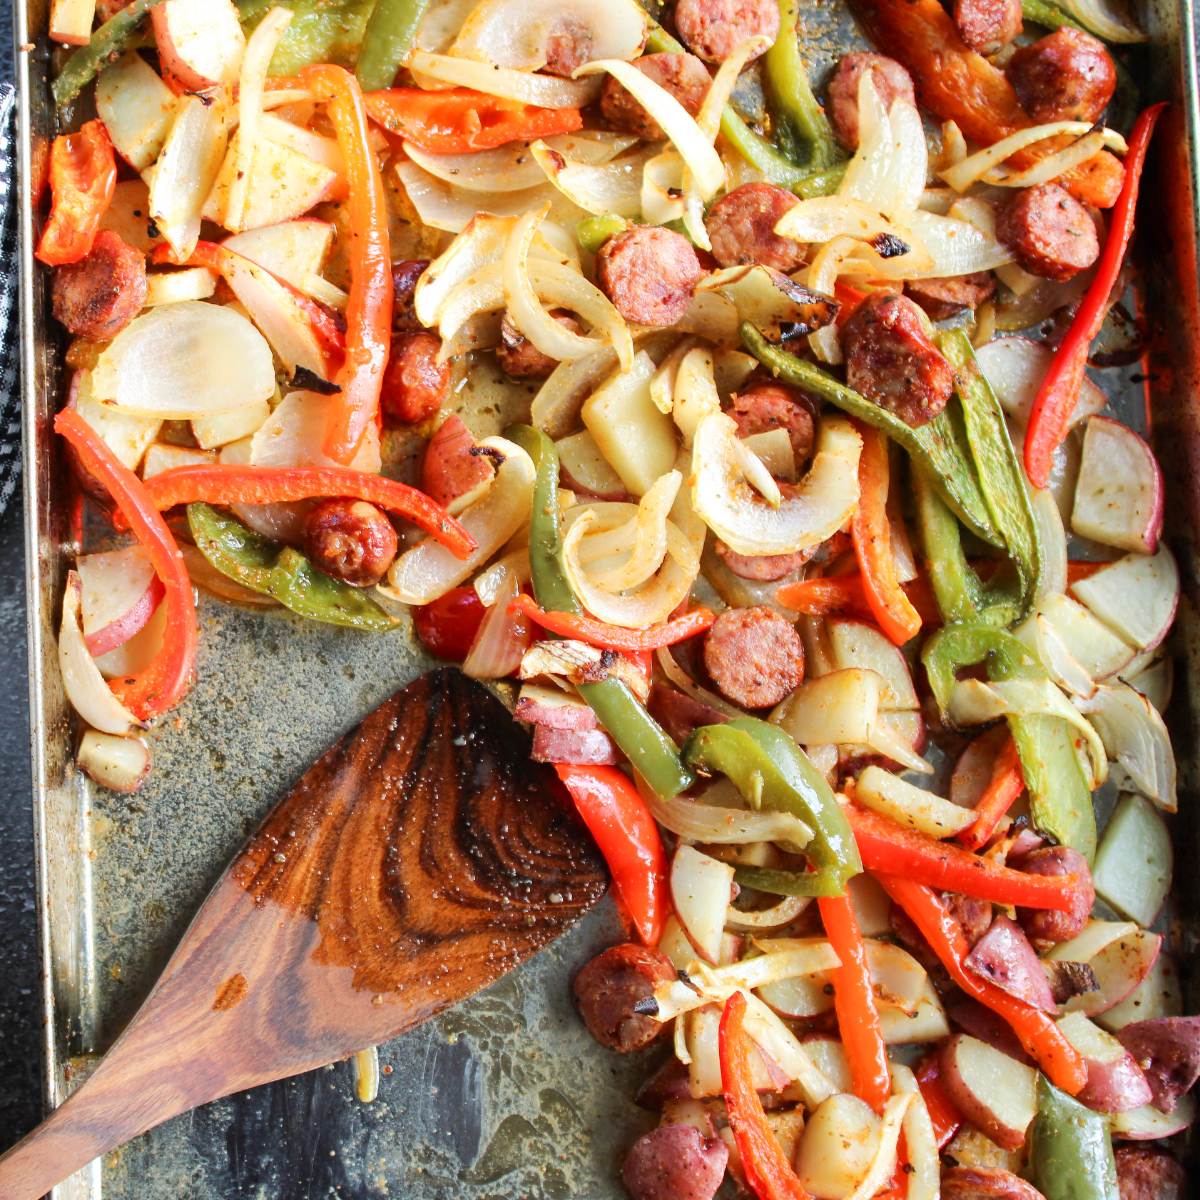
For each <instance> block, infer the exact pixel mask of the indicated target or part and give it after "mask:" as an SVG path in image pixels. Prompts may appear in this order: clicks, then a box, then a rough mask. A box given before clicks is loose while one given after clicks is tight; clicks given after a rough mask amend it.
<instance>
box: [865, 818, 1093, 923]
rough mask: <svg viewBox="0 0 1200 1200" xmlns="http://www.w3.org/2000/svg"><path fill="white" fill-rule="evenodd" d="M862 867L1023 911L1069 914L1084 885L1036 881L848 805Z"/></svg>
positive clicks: (1071, 878)
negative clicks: (1040, 910) (1080, 888)
mask: <svg viewBox="0 0 1200 1200" xmlns="http://www.w3.org/2000/svg"><path fill="white" fill-rule="evenodd" d="M844 811H845V813H846V817H847V819H848V820H849V822H850V828H851V829H852V830H853V831H854V840H855V841H856V842H857V843H858V853H859V855H860V856H861V858H862V861H863V867H864V868H866V869H867V870H868V871H882V872H883V873H885V874H888V875H900V876H903V877H904V878H906V879H912V880H915V881H916V882H917V883H921V884H925V885H927V886H928V887H933V888H938V889H939V890H940V891H947V892H960V893H961V894H962V895H964V896H975V897H977V898H978V899H980V900H990V901H991V902H992V903H993V904H1008V905H1014V906H1017V907H1020V908H1047V909H1052V910H1054V911H1056V912H1066V911H1067V910H1068V909H1069V908H1070V907H1071V904H1072V902H1073V901H1074V897H1075V891H1076V889H1077V888H1078V887H1079V885H1080V883H1081V880H1080V878H1079V876H1078V875H1031V874H1029V873H1027V872H1025V871H1016V870H1014V869H1013V868H1012V867H1005V866H1001V865H1000V864H999V863H996V862H992V861H991V859H987V858H981V857H980V856H979V855H978V854H972V853H971V852H970V851H969V850H964V849H963V848H962V846H956V845H954V844H953V843H951V842H939V841H937V840H936V839H935V838H931V837H926V836H925V834H923V833H917V832H916V831H915V830H912V829H905V828H904V827H903V826H901V825H897V824H896V822H895V821H890V820H888V818H887V817H884V816H881V815H880V814H879V813H877V812H872V811H871V810H870V809H867V808H860V807H859V806H858V805H857V804H848V805H846V806H845V809H844Z"/></svg>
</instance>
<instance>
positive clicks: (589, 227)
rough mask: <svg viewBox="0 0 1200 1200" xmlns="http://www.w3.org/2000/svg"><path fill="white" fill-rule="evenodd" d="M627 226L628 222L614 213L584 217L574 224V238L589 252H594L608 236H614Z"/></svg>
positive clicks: (623, 230)
mask: <svg viewBox="0 0 1200 1200" xmlns="http://www.w3.org/2000/svg"><path fill="white" fill-rule="evenodd" d="M628 228H629V222H628V221H627V220H625V218H624V217H618V216H617V215H616V214H615V213H609V214H607V215H606V216H603V217H584V218H583V220H582V221H580V222H579V224H578V225H576V226H575V238H576V240H577V241H578V242H579V244H580V246H582V247H583V248H584V249H585V250H586V251H587V252H588V253H589V254H595V253H596V251H597V250H599V249H600V247H601V246H603V245H604V243H605V242H607V241H608V239H609V238H610V237H616V236H617V234H618V233H624V232H625V230H626V229H628Z"/></svg>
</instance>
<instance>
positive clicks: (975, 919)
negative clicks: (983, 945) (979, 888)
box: [942, 892, 992, 946]
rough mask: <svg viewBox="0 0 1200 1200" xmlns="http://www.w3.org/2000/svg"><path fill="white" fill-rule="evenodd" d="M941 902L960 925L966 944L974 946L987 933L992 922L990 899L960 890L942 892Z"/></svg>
mask: <svg viewBox="0 0 1200 1200" xmlns="http://www.w3.org/2000/svg"><path fill="white" fill-rule="evenodd" d="M942 902H943V903H944V904H945V906H946V908H947V910H948V911H949V913H950V915H951V916H952V917H953V918H954V919H955V920H956V921H957V922H958V923H959V925H961V926H962V931H963V936H964V937H965V938H966V939H967V945H968V946H974V945H975V943H976V942H977V941H979V939H980V938H981V937H983V935H984V934H985V933H987V931H988V928H989V927H990V925H991V923H992V904H991V901H990V900H980V899H979V897H978V896H965V895H963V894H962V892H943V893H942Z"/></svg>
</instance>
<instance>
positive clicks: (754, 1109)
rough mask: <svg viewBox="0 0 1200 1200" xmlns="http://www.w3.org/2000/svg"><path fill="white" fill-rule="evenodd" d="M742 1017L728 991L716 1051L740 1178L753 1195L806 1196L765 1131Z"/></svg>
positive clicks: (785, 1199) (766, 1198)
mask: <svg viewBox="0 0 1200 1200" xmlns="http://www.w3.org/2000/svg"><path fill="white" fill-rule="evenodd" d="M745 1019H746V997H745V996H743V995H742V993H741V992H734V993H733V995H732V996H730V997H729V999H728V1000H726V1001H725V1009H724V1011H723V1012H722V1013H721V1024H720V1027H719V1028H718V1031H717V1052H718V1054H719V1056H720V1059H721V1090H722V1091H723V1092H724V1093H725V1109H726V1112H727V1113H728V1114H729V1124H730V1125H731V1126H732V1127H733V1136H734V1140H735V1141H736V1142H737V1148H738V1154H740V1155H741V1159H742V1171H743V1172H744V1173H745V1176H746V1182H747V1183H748V1184H749V1185H750V1190H751V1191H752V1192H753V1193H754V1194H755V1196H757V1197H758V1200H812V1197H811V1195H810V1193H809V1191H808V1189H807V1188H805V1186H804V1184H802V1183H801V1182H800V1177H799V1176H798V1175H797V1174H796V1172H795V1171H794V1170H793V1169H792V1164H791V1163H790V1162H788V1159H787V1155H786V1154H784V1152H783V1147H782V1146H780V1144H779V1142H778V1141H776V1139H775V1135H774V1134H773V1133H772V1132H771V1127H770V1125H768V1124H767V1114H766V1112H765V1111H764V1110H763V1106H762V1101H761V1100H760V1099H759V1098H758V1092H757V1091H755V1089H754V1079H753V1076H752V1075H751V1073H750V1044H749V1039H748V1037H747V1036H746V1031H745Z"/></svg>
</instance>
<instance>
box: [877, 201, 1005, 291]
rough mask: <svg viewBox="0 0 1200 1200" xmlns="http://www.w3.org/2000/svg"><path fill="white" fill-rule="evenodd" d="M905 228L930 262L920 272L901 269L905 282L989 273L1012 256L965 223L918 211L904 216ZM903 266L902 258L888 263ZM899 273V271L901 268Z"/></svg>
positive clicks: (995, 239)
mask: <svg viewBox="0 0 1200 1200" xmlns="http://www.w3.org/2000/svg"><path fill="white" fill-rule="evenodd" d="M907 220H908V227H909V228H910V229H911V230H912V232H913V233H914V234H915V235H916V237H917V239H918V241H919V243H920V245H922V246H923V247H924V248H925V250H926V251H927V253H928V254H929V257H930V259H931V262H930V265H929V266H928V267H926V268H924V269H921V268H917V269H916V270H912V271H910V270H904V278H906V279H944V278H946V277H948V276H951V275H972V274H974V273H975V272H976V271H990V270H992V269H993V268H995V267H999V266H1003V264H1004V263H1010V262H1012V261H1013V253H1012V251H1011V250H1009V249H1008V247H1007V246H1005V245H1003V244H1002V243H1001V242H1000V241H999V240H998V239H997V238H996V237H995V236H994V235H993V236H990V237H989V236H988V235H987V234H986V233H984V232H983V231H982V230H980V229H978V228H977V227H976V226H974V225H972V224H970V223H969V222H967V221H957V220H955V219H954V218H953V217H941V216H938V214H937V213H930V212H922V211H920V210H917V211H914V212H911V213H909V214H908V218H907ZM889 261H895V262H897V263H903V262H904V259H903V258H900V259H895V260H889ZM901 269H902V270H903V268H901Z"/></svg>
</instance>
